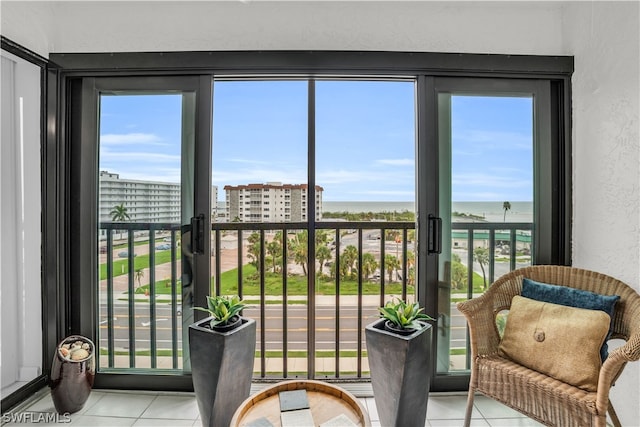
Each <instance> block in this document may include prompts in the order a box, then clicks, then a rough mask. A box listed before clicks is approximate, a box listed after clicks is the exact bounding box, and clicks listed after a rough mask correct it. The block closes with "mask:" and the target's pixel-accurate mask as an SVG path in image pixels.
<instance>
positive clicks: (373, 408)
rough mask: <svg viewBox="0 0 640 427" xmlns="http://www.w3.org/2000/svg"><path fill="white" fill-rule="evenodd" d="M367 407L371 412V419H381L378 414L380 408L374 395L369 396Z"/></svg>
mask: <svg viewBox="0 0 640 427" xmlns="http://www.w3.org/2000/svg"><path fill="white" fill-rule="evenodd" d="M365 401H366V404H367V405H366V406H365V407H366V408H367V412H368V413H369V420H371V422H372V423H373V421H380V416H379V415H378V408H377V407H376V400H375V399H374V398H373V397H367V398H366V399H365Z"/></svg>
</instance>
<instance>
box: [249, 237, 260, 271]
mask: <svg viewBox="0 0 640 427" xmlns="http://www.w3.org/2000/svg"><path fill="white" fill-rule="evenodd" d="M247 241H248V242H249V247H248V249H247V251H248V252H247V255H248V256H249V258H250V259H251V261H249V264H251V265H253V266H254V267H255V268H256V271H257V272H260V252H261V247H260V234H259V233H256V232H255V231H254V232H253V233H251V235H250V236H249V237H248V238H247Z"/></svg>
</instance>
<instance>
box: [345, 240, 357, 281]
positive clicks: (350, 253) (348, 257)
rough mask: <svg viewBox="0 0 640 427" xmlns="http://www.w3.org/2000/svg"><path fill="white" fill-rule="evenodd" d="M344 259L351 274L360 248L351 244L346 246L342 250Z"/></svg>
mask: <svg viewBox="0 0 640 427" xmlns="http://www.w3.org/2000/svg"><path fill="white" fill-rule="evenodd" d="M342 259H343V260H344V262H345V266H346V267H347V268H348V269H349V275H351V274H352V273H353V267H354V266H355V263H356V261H357V259H358V248H356V247H355V246H353V245H349V246H347V247H346V248H344V252H342Z"/></svg>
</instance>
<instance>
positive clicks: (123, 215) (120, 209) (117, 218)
mask: <svg viewBox="0 0 640 427" xmlns="http://www.w3.org/2000/svg"><path fill="white" fill-rule="evenodd" d="M109 215H111V220H112V221H113V222H124V221H128V220H130V219H131V217H130V216H129V214H128V213H127V208H125V207H124V202H122V203H120V204H119V205H115V206H114V207H113V209H111V212H109ZM113 232H114V233H115V230H113ZM120 238H122V232H120Z"/></svg>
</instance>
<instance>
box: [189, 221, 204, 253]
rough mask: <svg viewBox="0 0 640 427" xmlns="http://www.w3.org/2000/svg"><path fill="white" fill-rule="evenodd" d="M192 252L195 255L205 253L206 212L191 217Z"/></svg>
mask: <svg viewBox="0 0 640 427" xmlns="http://www.w3.org/2000/svg"><path fill="white" fill-rule="evenodd" d="M191 252H192V253H193V254H194V255H202V254H203V253H204V214H200V215H198V216H194V217H193V218H191Z"/></svg>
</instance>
